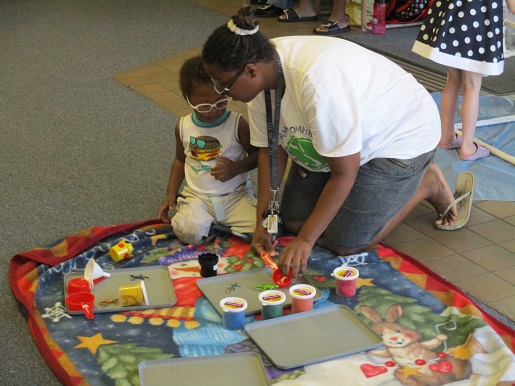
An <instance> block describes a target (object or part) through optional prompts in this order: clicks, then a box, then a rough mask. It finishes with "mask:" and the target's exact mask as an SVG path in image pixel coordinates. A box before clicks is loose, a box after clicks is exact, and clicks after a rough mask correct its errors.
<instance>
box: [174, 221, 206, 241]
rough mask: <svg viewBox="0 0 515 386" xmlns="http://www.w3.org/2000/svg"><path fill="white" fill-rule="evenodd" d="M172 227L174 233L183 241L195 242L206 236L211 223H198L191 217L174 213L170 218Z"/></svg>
mask: <svg viewBox="0 0 515 386" xmlns="http://www.w3.org/2000/svg"><path fill="white" fill-rule="evenodd" d="M172 227H173V231H174V233H175V235H176V236H177V237H178V238H179V240H181V241H182V242H183V243H187V244H197V243H199V242H200V241H202V239H203V238H204V237H207V236H208V234H209V229H210V227H211V223H209V224H199V223H197V222H195V221H192V219H191V218H188V217H185V216H182V215H180V214H176V215H175V216H174V217H173V218H172Z"/></svg>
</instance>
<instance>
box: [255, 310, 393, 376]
mask: <svg viewBox="0 0 515 386" xmlns="http://www.w3.org/2000/svg"><path fill="white" fill-rule="evenodd" d="M245 331H246V332H247V334H248V335H249V337H250V338H251V339H252V340H253V341H254V343H256V345H257V346H258V347H259V348H260V349H261V351H263V353H264V354H265V355H266V356H267V357H268V358H269V359H270V361H271V362H272V363H273V364H274V365H275V366H276V367H278V368H280V369H290V368H293V367H298V366H304V365H309V364H312V363H317V362H322V361H326V360H330V359H334V358H339V357H342V356H346V355H350V354H355V353H358V352H361V351H365V350H371V349H375V348H378V347H381V346H382V343H383V339H382V338H381V337H380V336H379V335H378V334H377V333H376V332H375V331H374V330H372V329H371V328H370V327H369V326H368V325H367V324H366V323H365V322H364V321H363V320H361V319H360V317H359V316H358V315H357V314H355V313H354V312H353V311H352V310H351V309H350V308H349V307H347V306H344V305H334V306H329V307H324V308H319V309H316V310H312V311H307V312H302V313H299V314H291V315H286V316H283V317H280V318H275V319H268V320H264V321H262V322H261V321H260V322H259V323H251V324H247V325H246V326H245Z"/></svg>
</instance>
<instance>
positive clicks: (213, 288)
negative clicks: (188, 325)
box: [197, 267, 322, 315]
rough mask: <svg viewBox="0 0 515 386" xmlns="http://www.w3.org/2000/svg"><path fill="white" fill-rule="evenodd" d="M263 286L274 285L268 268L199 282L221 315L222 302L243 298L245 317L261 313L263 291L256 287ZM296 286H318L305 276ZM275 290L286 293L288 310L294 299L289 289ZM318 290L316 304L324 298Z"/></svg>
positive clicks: (296, 282)
mask: <svg viewBox="0 0 515 386" xmlns="http://www.w3.org/2000/svg"><path fill="white" fill-rule="evenodd" d="M262 284H264V285H268V284H274V281H273V280H272V270H271V269H270V268H268V267H265V268H258V269H251V270H250V271H243V272H236V273H228V274H226V275H219V276H213V277H207V278H204V279H200V280H198V281H197V286H198V288H199V289H200V291H201V292H202V294H203V295H204V296H205V297H206V298H207V300H208V301H209V303H211V305H212V306H213V307H214V308H215V309H216V311H217V312H218V313H219V314H220V315H222V312H223V311H222V308H221V307H220V300H222V299H223V298H226V297H229V296H231V297H232V296H235V297H238V298H243V299H245V300H246V301H247V304H248V306H247V309H246V310H245V315H253V314H258V313H260V312H261V302H260V301H259V297H258V296H259V293H260V292H261V291H256V290H254V287H255V286H259V285H262ZM295 284H309V285H312V286H313V287H315V288H316V286H314V285H313V284H312V283H311V282H310V281H309V280H308V279H307V278H305V277H304V276H300V277H299V278H298V279H297V280H296V281H295V283H293V284H292V285H295ZM275 289H276V290H278V291H281V292H284V294H285V295H286V301H285V302H284V304H283V307H284V308H287V307H289V306H291V303H292V298H291V296H290V293H289V292H288V289H289V287H286V288H275ZM316 290H317V292H316V295H315V297H314V299H313V301H314V302H316V301H317V300H319V299H320V298H321V297H322V292H320V290H319V289H318V288H317V289H316Z"/></svg>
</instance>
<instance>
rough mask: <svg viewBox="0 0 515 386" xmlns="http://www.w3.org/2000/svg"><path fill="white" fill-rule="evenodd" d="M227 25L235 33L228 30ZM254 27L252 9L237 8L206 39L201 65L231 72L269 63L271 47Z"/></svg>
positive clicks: (272, 55) (255, 22) (271, 55)
mask: <svg viewBox="0 0 515 386" xmlns="http://www.w3.org/2000/svg"><path fill="white" fill-rule="evenodd" d="M229 25H232V26H233V28H235V29H236V30H235V31H233V30H231V29H230V28H229ZM258 28H259V22H258V20H257V18H256V17H255V16H254V10H253V8H252V7H245V8H241V9H240V10H239V11H238V13H237V14H236V15H234V16H232V17H231V21H229V23H228V24H225V25H223V26H221V27H218V28H217V29H216V30H215V31H214V32H213V33H212V34H211V36H210V37H209V38H208V39H207V41H206V43H205V44H204V48H203V50H202V58H203V59H204V62H205V63H210V64H216V65H217V66H219V67H220V68H221V69H222V70H224V71H234V70H237V69H239V68H242V67H243V66H244V65H245V64H248V63H257V62H269V61H271V60H273V59H274V57H275V55H276V52H275V47H274V45H273V44H272V43H271V42H270V41H269V40H268V39H267V38H265V37H264V36H263V34H262V33H261V32H259V31H258V30H257V29H258ZM254 30H255V32H254Z"/></svg>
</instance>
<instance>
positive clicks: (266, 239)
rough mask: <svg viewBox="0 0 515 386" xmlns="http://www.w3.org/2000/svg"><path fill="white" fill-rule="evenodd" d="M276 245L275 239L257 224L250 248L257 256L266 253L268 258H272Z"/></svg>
mask: <svg viewBox="0 0 515 386" xmlns="http://www.w3.org/2000/svg"><path fill="white" fill-rule="evenodd" d="M276 245H277V240H276V238H275V237H274V236H273V235H271V234H270V233H268V232H267V230H266V228H265V227H263V226H261V224H258V226H257V227H256V231H255V232H254V235H253V236H252V243H251V248H253V249H254V250H255V251H256V252H258V253H259V254H261V253H263V252H266V253H268V254H269V255H270V256H274V255H275V254H276V252H275V246H276Z"/></svg>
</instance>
